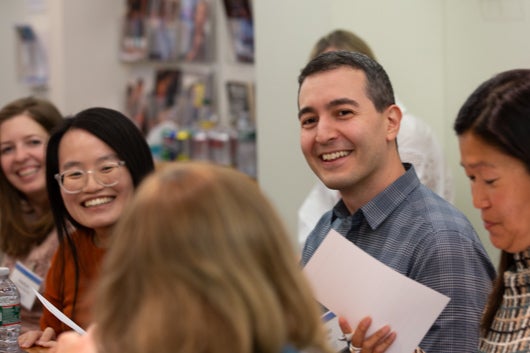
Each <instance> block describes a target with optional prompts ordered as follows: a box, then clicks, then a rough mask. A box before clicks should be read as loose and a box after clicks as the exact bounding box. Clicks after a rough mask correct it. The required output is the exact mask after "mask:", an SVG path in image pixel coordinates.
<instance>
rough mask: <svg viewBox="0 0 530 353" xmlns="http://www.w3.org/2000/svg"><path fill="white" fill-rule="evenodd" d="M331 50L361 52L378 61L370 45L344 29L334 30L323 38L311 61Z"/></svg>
mask: <svg viewBox="0 0 530 353" xmlns="http://www.w3.org/2000/svg"><path fill="white" fill-rule="evenodd" d="M330 50H347V51H353V52H359V53H362V54H364V55H366V56H369V57H370V58H371V59H373V60H376V58H375V55H374V53H373V52H372V49H371V48H370V46H369V45H368V43H366V42H365V41H364V40H363V39H362V38H361V37H359V36H358V35H356V34H355V33H353V32H351V31H348V30H344V29H336V30H333V31H331V32H329V33H328V34H326V35H325V36H323V37H321V38H320V39H319V40H318V41H317V42H316V43H315V45H314V47H313V49H312V50H311V54H310V59H313V58H315V57H316V56H318V55H319V54H322V53H324V52H326V51H330Z"/></svg>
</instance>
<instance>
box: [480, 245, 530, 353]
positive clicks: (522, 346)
mask: <svg viewBox="0 0 530 353" xmlns="http://www.w3.org/2000/svg"><path fill="white" fill-rule="evenodd" d="M514 258H515V264H516V266H515V268H513V269H512V270H511V271H506V272H505V273H504V285H505V290H504V296H503V299H502V302H501V305H500V307H499V310H497V313H496V314H495V318H494V320H493V323H492V325H491V328H490V331H488V333H487V335H486V337H483V338H481V340H480V350H479V351H480V352H483V353H493V352H495V353H516V352H530V325H529V321H530V250H527V251H526V252H524V253H519V254H515V255H514Z"/></svg>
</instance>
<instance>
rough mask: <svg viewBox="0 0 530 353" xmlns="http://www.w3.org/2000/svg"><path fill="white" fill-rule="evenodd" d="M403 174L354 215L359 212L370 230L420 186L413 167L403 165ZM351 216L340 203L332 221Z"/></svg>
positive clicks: (336, 207) (342, 203)
mask: <svg viewBox="0 0 530 353" xmlns="http://www.w3.org/2000/svg"><path fill="white" fill-rule="evenodd" d="M403 166H404V167H405V174H403V175H402V176H400V177H399V178H398V179H396V180H395V181H394V182H393V183H392V184H390V185H389V186H388V187H387V188H386V189H385V190H383V191H382V192H380V193H379V194H378V195H377V196H376V197H374V198H373V199H372V200H370V201H369V202H367V203H366V204H365V205H363V206H362V207H361V208H360V209H359V210H358V211H357V212H356V213H359V212H361V213H362V214H363V215H364V217H365V218H366V221H367V222H368V224H369V225H370V227H371V228H372V229H376V228H377V227H378V226H379V225H380V224H381V223H382V222H383V221H384V220H385V219H386V218H387V217H388V216H389V215H390V214H391V213H392V212H393V211H394V210H395V209H396V208H397V207H398V206H399V205H400V204H401V203H402V202H403V201H404V200H405V199H406V198H407V196H408V195H409V194H410V193H411V192H412V191H413V190H414V189H416V188H417V187H418V186H419V185H420V180H419V179H418V176H417V175H416V171H415V170H414V166H413V165H412V164H410V163H403ZM349 216H351V214H350V212H349V211H348V208H346V205H345V204H344V202H343V201H342V199H340V200H339V202H337V204H336V205H335V207H333V214H332V221H334V220H335V219H337V218H346V217H349Z"/></svg>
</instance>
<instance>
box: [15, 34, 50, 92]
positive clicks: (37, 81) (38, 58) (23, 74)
mask: <svg viewBox="0 0 530 353" xmlns="http://www.w3.org/2000/svg"><path fill="white" fill-rule="evenodd" d="M15 33H16V47H17V48H16V54H15V55H16V63H17V72H18V77H19V79H20V80H21V81H22V82H23V83H25V84H26V85H28V86H30V87H46V86H47V85H48V77H49V71H48V60H47V57H46V51H45V49H44V46H43V44H42V42H41V41H40V40H39V38H38V36H37V34H36V33H35V31H34V29H33V27H32V26H31V25H29V24H19V25H16V26H15Z"/></svg>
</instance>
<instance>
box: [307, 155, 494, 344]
mask: <svg viewBox="0 0 530 353" xmlns="http://www.w3.org/2000/svg"><path fill="white" fill-rule="evenodd" d="M405 168H406V169H407V171H406V173H405V174H404V175H402V176H401V177H400V178H398V179H397V180H396V181H395V182H394V183H392V184H391V185H390V186H388V187H387V188H386V189H385V190H384V191H382V192H381V193H380V194H378V195H377V196H376V197H375V198H374V199H372V200H371V201H370V202H368V203H367V204H365V205H364V206H363V207H361V208H360V209H359V210H358V211H357V212H355V213H354V214H353V215H351V214H350V213H349V212H348V209H347V208H346V206H345V205H344V203H343V202H342V200H341V201H339V202H338V203H337V205H336V206H335V207H334V208H333V209H332V210H330V211H329V212H327V213H326V214H324V215H323V216H322V218H321V219H320V221H319V222H318V224H317V225H316V227H315V229H314V230H313V231H312V232H311V234H310V235H309V237H308V239H307V241H306V243H305V246H304V249H303V252H302V263H303V264H306V263H307V261H308V260H309V258H310V257H311V256H312V255H313V253H314V252H315V250H316V248H317V247H318V246H319V245H320V243H321V242H322V240H323V239H324V238H325V236H326V235H327V234H328V232H329V231H330V229H331V228H333V229H335V230H336V231H338V232H339V233H340V234H342V235H343V236H345V237H346V238H347V239H348V240H350V241H351V242H353V243H354V244H355V245H357V246H358V247H360V248H361V249H362V250H364V251H365V252H367V253H368V254H370V255H371V256H373V257H375V258H376V259H378V260H379V261H381V262H383V263H385V264H386V265H388V266H390V267H391V268H393V269H395V270H396V271H398V272H399V273H401V274H403V275H405V276H407V277H409V278H411V279H413V280H415V281H417V282H419V283H422V284H424V285H426V286H428V287H430V288H432V289H434V290H436V291H438V292H440V293H442V294H444V295H447V296H448V297H449V298H451V301H450V302H449V304H448V305H447V307H446V308H445V309H444V311H443V312H442V313H441V315H440V316H439V317H438V319H437V320H436V322H435V323H434V324H433V326H432V327H431V328H430V330H429V331H428V333H427V334H426V336H425V337H424V339H423V341H422V342H421V343H420V347H422V348H423V349H424V350H425V351H426V352H428V353H451V352H454V353H465V352H474V353H475V352H476V351H477V346H478V340H479V322H480V318H481V315H482V311H483V309H484V306H485V304H486V300H487V296H488V293H489V292H490V290H491V282H492V280H493V278H494V276H495V269H494V267H493V265H492V264H491V262H490V260H489V257H488V255H487V253H486V251H485V250H484V248H483V246H482V244H481V242H480V240H479V238H478V236H477V234H476V233H475V231H474V229H473V228H472V226H471V224H470V223H469V221H468V220H467V219H466V217H465V216H464V215H463V214H462V213H461V212H460V211H458V210H457V209H456V208H455V207H454V206H452V205H451V204H450V203H449V202H447V201H445V200H444V199H443V198H441V197H440V196H438V195H437V194H435V193H434V192H433V191H431V190H430V189H429V188H427V187H426V186H424V185H422V184H421V183H420V181H419V179H418V177H417V175H416V173H415V171H414V167H412V166H411V165H410V164H405ZM389 294H390V293H389ZM397 334H398V335H399V332H397Z"/></svg>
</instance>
